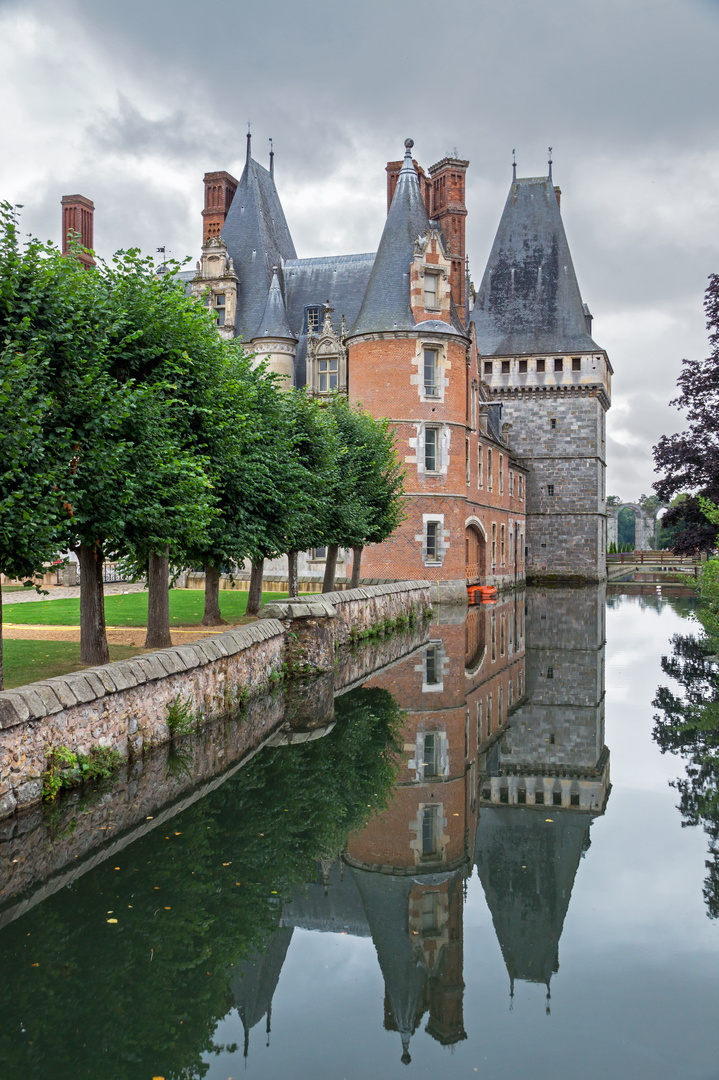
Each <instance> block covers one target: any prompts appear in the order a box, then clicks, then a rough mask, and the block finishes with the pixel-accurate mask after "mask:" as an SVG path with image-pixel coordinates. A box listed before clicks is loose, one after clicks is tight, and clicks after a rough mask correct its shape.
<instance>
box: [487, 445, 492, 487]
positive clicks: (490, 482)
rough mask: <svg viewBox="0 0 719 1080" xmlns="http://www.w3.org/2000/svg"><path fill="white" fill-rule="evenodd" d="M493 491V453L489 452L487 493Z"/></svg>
mask: <svg viewBox="0 0 719 1080" xmlns="http://www.w3.org/2000/svg"><path fill="white" fill-rule="evenodd" d="M491 490H492V451H491V450H487V491H491Z"/></svg>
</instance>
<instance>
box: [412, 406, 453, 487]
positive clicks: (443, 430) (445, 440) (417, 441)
mask: <svg viewBox="0 0 719 1080" xmlns="http://www.w3.org/2000/svg"><path fill="white" fill-rule="evenodd" d="M415 428H416V431H417V434H416V436H415V437H414V438H411V439H410V440H409V448H410V451H413V453H410V454H408V455H407V456H406V457H405V459H404V460H405V464H406V465H416V466H417V473H418V475H419V476H446V475H447V472H448V469H449V450H450V442H451V431H450V425H449V424H443V423H441V422H434V421H431V420H430V421H424V420H422V421H420V422H418V423H416V424H415ZM427 428H434V429H435V430H436V431H437V432H438V436H437V468H436V469H435V470H434V471H432V472H428V471H427V469H426V468H425V464H424V444H425V439H424V433H425V430H426V429H427Z"/></svg>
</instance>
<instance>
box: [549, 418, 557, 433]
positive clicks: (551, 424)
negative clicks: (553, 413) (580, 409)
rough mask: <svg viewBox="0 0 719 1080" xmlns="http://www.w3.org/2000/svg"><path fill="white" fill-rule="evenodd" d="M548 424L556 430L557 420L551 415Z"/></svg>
mask: <svg viewBox="0 0 719 1080" xmlns="http://www.w3.org/2000/svg"><path fill="white" fill-rule="evenodd" d="M549 426H550V428H551V429H552V431H556V430H557V421H556V419H555V417H552V419H551V420H550V421H549Z"/></svg>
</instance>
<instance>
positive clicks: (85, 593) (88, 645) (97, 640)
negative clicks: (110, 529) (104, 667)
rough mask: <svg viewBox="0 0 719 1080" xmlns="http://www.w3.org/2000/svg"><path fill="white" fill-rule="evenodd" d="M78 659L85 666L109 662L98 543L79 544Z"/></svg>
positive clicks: (100, 548) (100, 554) (100, 553)
mask: <svg viewBox="0 0 719 1080" xmlns="http://www.w3.org/2000/svg"><path fill="white" fill-rule="evenodd" d="M77 557H78V561H79V563H80V660H81V662H82V663H83V664H85V665H86V666H87V667H96V666H97V665H98V664H108V663H109V662H110V650H109V649H108V647H107V631H106V630H105V590H104V588H103V584H102V546H101V545H100V544H94V545H92V546H91V545H90V544H80V547H79V548H78V550H77Z"/></svg>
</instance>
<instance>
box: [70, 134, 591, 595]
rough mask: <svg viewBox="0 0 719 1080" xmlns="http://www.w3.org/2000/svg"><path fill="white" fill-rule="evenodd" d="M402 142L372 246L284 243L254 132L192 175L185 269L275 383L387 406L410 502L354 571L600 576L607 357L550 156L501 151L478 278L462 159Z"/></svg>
mask: <svg viewBox="0 0 719 1080" xmlns="http://www.w3.org/2000/svg"><path fill="white" fill-rule="evenodd" d="M412 147H413V142H412V140H411V139H407V140H406V142H405V154H404V159H403V160H399V161H391V162H389V163H388V164H387V166H386V175H387V219H386V223H385V226H384V230H383V233H382V236H381V238H380V240H379V245H378V248H377V251H376V252H375V253H369V254H367V253H365V254H354V255H336V256H330V257H321V258H314V259H298V258H297V253H296V251H295V247H294V244H293V241H292V236H291V233H290V229H289V226H288V224H287V221H286V219H285V214H284V211H283V209H282V204H281V201H280V197H279V193H278V190H277V187H276V185H275V177H274V154H273V153H272V152H271V153H270V161H269V169H266V168H264V167H263V166H262V165H260V164H259V163H258V162H257V161H255V159H254V158H253V157H252V149H251V138H250V135H249V134H248V136H247V155H246V161H245V167H244V170H243V172H242V176H241V177H240V179H239V181H238V180H236V179H235V178H234V177H233V176H231V175H230V173H228V172H211V173H206V174H205V178H204V183H205V206H204V209H203V211H202V218H203V245H202V255H201V259H200V260H199V261H198V263H197V270H196V272H195V273H192V272H189V273H184V274H183V275H182V276H183V277H184V278H185V279H186V281H187V287H188V289H189V290H190V291H191V292H192V294H194V295H196V296H197V297H198V299H199V300H201V301H202V302H204V303H206V304H208V305H209V306H211V307H212V309H213V310H214V311H215V312H216V314H217V320H218V329H219V333H220V334H221V335H222V336H223V337H225V338H233V337H237V338H240V339H241V340H242V341H243V343H245V344H246V347H247V349H248V350H249V351H251V352H253V353H256V354H257V355H258V357H260V358H267V360H268V364H269V367H270V369H271V370H272V371H274V372H276V373H277V374H278V375H279V376H281V377H282V378H283V379H284V380H285V383H286V385H287V386H288V387H290V386H295V387H298V388H300V387H302V388H306V389H307V391H308V392H309V393H311V394H313V395H315V396H317V397H319V398H322V397H323V396H327V395H330V394H333V393H344V394H347V395H348V397H349V399H350V400H351V401H353V402H359V403H361V405H362V406H363V407H364V408H365V409H367V410H368V411H369V412H370V413H372V414H373V415H374V416H383V417H384V416H386V417H388V418H389V419H390V421H391V422H392V424H393V426H394V428H395V429H396V432H397V449H398V454H399V455H400V458H401V460H402V461H403V463H404V466H405V469H406V481H405V499H406V503H407V506H406V510H407V514H406V518H405V521H404V523H403V524H402V525H401V526H400V528H399V529H398V530H397V532H396V533H395V534H394V535H393V536H392V537H391V538H390V539H389V540H388V541H385V543H383V544H381V545H373V546H370V547H368V548H367V549H366V550H365V552H364V555H363V560H362V574H363V577H364V578H370V579H377V578H379V579H392V578H395V579H396V578H425V579H426V578H429V579H431V580H432V581H435V582H436V583H437V594H438V597H439V598H440V599H457V600H459V599H462V600H463V599H464V598H465V597H466V586H467V584H472V583H481V584H491V585H497V586H500V587H501V586H503V585H510V584H514V583H515V582H518V581H521V580H524V579H525V578H526V579H528V580H542V579H554V580H571V579H576V580H579V581H582V580H583V581H598V580H601V579H603V578H604V577H605V576H606V570H605V556H606V504H605V494H606V492H605V468H606V455H605V446H606V440H605V416H606V411H607V409H608V408H609V405H610V394H611V374H612V368H611V365H610V363H609V359H608V357H607V354H606V352H605V351H604V350H603V349H601V348H600V347H599V346H598V345H597V344H596V343H595V342H594V340H593V339H592V336H591V322H592V317H591V315H590V313H589V309H588V308H587V306H586V304H584V303H583V302H582V297H581V294H580V291H579V286H578V283H577V279H576V275H575V272H574V267H573V265H572V259H571V255H570V252H569V247H568V244H567V238H566V235H565V232H564V226H563V223H562V218H561V213H560V196H561V192H560V190H559V188H557V187H555V186H554V184H553V181H552V175H551V161H550V163H549V175H548V176H547V177H539V178H536V177H535V178H525V179H522V178H517V176H516V166H514V167H513V171H514V175H513V178H512V183H511V186H510V190H509V195H508V198H507V202H506V204H505V207H504V211H503V214H502V217H501V221H500V224H499V228H498V230H497V234H496V237H495V240H494V244H493V246H492V248H491V252H490V255H489V260H488V262H487V266H486V269H485V272H484V276H483V278H482V282H481V285H480V288H479V292H478V293H477V294H476V295H475V292H474V289H473V287H472V285H471V282H470V280H469V272H468V260H467V254H466V249H465V223H466V216H467V208H466V205H465V180H466V172H467V168H468V165H469V162H468V161H466V160H463V159H460V158H457V157H446V158H443V159H442V160H441V161H439V162H437V163H436V164H435V165H432V166H431V167H430V168H429V169H428V170H427V171H426V172H425V170H424V169H423V168H422V167H421V166H420V165H419V164H418V163H417V162H416V161H415V160H414V159H413V157H412ZM74 198H80V197H74ZM88 204H89V200H84V201H83V203H82V206H81V205H80V204H79V203H78V207H77V212H78V213H79V214H80V213H84V212H85V211H86V209H87V206H88ZM89 205H92V204H89ZM64 212H65V214H66V215H67V214H70V213H71V212H72V207H71V206H70V205H67V206H64ZM83 220H84V219H83ZM88 246H89V245H88ZM324 554H325V552H324V549H319V550H316V551H314V552H310V553H308V555H307V557H306V558H307V562H306V564H305V565H306V567H307V568H308V569H309V570H310V571H312V570H314V571H315V572H317V571H319V570H320V568H321V565H322V562H323V559H324Z"/></svg>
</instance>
